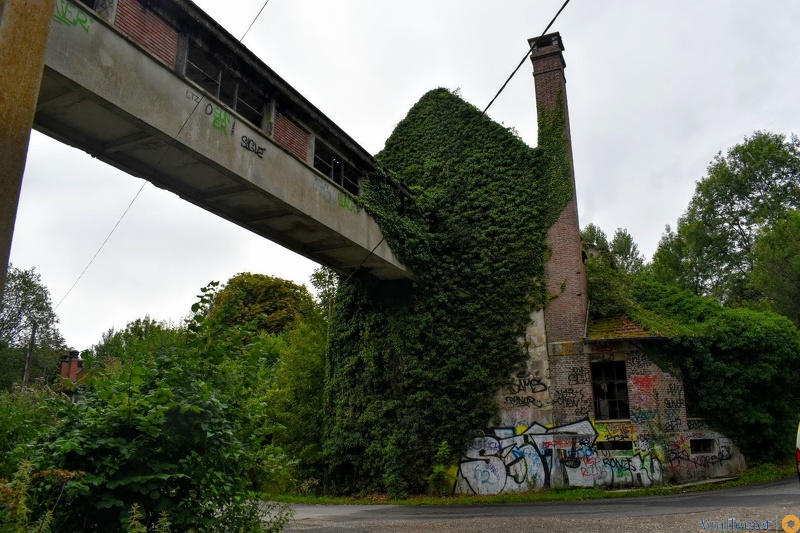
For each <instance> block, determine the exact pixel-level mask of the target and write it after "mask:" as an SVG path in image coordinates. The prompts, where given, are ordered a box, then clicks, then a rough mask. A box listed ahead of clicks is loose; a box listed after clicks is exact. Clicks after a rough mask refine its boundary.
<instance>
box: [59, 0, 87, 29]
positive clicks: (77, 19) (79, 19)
mask: <svg viewBox="0 0 800 533" xmlns="http://www.w3.org/2000/svg"><path fill="white" fill-rule="evenodd" d="M53 20H55V21H56V22H58V23H59V24H63V25H64V26H73V27H76V26H80V27H81V28H83V30H84V31H85V32H86V33H89V26H91V25H92V23H94V19H92V18H89V15H87V14H86V12H85V11H83V10H82V9H80V8H78V7H77V6H76V5H75V4H73V3H72V2H69V1H68V0H58V2H56V12H55V13H53Z"/></svg>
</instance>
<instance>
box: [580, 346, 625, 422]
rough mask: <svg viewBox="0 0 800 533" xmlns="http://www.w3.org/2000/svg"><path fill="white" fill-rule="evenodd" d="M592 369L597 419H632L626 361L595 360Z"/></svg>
mask: <svg viewBox="0 0 800 533" xmlns="http://www.w3.org/2000/svg"><path fill="white" fill-rule="evenodd" d="M590 371H591V376H592V397H593V403H594V416H595V420H630V418H631V407H630V398H629V395H628V373H627V367H626V364H625V361H624V360H613V361H593V362H591V363H590Z"/></svg>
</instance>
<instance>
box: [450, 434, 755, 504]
mask: <svg viewBox="0 0 800 533" xmlns="http://www.w3.org/2000/svg"><path fill="white" fill-rule="evenodd" d="M651 437H652V436H650V435H647V434H644V433H637V430H636V427H635V425H633V424H628V423H616V422H611V423H603V422H593V421H591V420H589V419H588V418H586V419H582V420H578V421H576V422H573V423H570V424H564V425H559V426H552V427H545V426H542V425H541V424H538V423H534V424H532V425H530V426H529V427H520V426H517V427H506V428H493V429H489V430H487V431H486V434H484V435H482V436H480V437H476V438H475V439H474V440H473V442H472V445H471V446H470V448H469V449H468V450H467V452H466V453H465V454H464V456H463V457H462V459H461V462H460V463H459V465H458V477H457V481H456V486H455V491H456V492H458V493H463V494H499V493H503V492H506V493H508V492H525V491H537V490H541V489H543V488H546V487H556V486H572V487H594V486H606V487H611V488H614V487H650V486H652V485H653V484H656V483H660V482H662V481H667V479H666V478H668V477H669V478H673V479H675V480H693V479H702V478H707V477H715V476H720V475H728V474H730V473H733V472H736V471H739V470H741V469H743V468H744V464H743V460H742V458H741V454H739V453H738V452H737V451H736V450H735V447H734V446H733V443H732V442H731V441H730V439H727V438H725V437H723V436H721V435H719V434H718V433H716V432H713V431H703V432H694V433H681V434H673V435H670V436H669V438H667V439H666V443H665V446H667V449H664V447H663V446H660V445H659V444H658V442H661V441H656V440H655V439H652V438H651ZM694 439H701V440H706V441H710V442H713V449H712V450H710V451H708V452H702V453H701V452H698V453H693V452H692V449H691V442H692V441H693V440H694ZM665 467H667V468H666V469H665Z"/></svg>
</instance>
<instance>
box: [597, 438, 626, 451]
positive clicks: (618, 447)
mask: <svg viewBox="0 0 800 533" xmlns="http://www.w3.org/2000/svg"><path fill="white" fill-rule="evenodd" d="M595 446H596V447H597V450H598V451H607V452H611V451H631V450H633V441H631V440H612V441H603V442H598V443H597V444H596V445H595Z"/></svg>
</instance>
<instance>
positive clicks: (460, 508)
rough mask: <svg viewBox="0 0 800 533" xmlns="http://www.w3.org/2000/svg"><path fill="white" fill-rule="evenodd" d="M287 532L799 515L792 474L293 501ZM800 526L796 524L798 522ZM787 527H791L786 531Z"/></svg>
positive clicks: (613, 528) (675, 526)
mask: <svg viewBox="0 0 800 533" xmlns="http://www.w3.org/2000/svg"><path fill="white" fill-rule="evenodd" d="M293 508H294V509H295V512H296V513H297V514H296V516H295V519H294V520H293V521H292V523H291V524H290V526H289V529H290V530H292V531H313V532H317V533H321V532H345V531H348V532H386V533H400V532H405V531H436V532H437V533H450V532H467V533H470V532H476V533H477V532H480V533H487V532H493V531H502V532H503V533H513V532H517V531H518V532H530V531H552V532H562V531H563V532H596V531H603V532H604V533H605V532H608V533H623V532H625V533H627V532H631V531H633V532H636V531H678V532H684V531H686V532H689V531H692V532H694V531H735V530H736V527H737V524H739V530H745V529H747V530H750V531H758V530H761V531H764V530H766V531H783V527H782V521H783V519H784V517H786V516H787V515H790V514H793V515H800V485H798V483H797V480H796V479H789V480H785V481H778V482H772V483H764V484H757V485H749V486H744V487H736V488H733V489H722V490H719V491H710V492H698V493H690V494H677V495H670V496H652V497H648V498H623V499H613V500H593V501H586V502H559V503H532V504H498V505H457V506H425V507H410V506H395V505H344V506H325V505H293ZM798 526H800V523H798ZM790 529H791V528H790Z"/></svg>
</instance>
